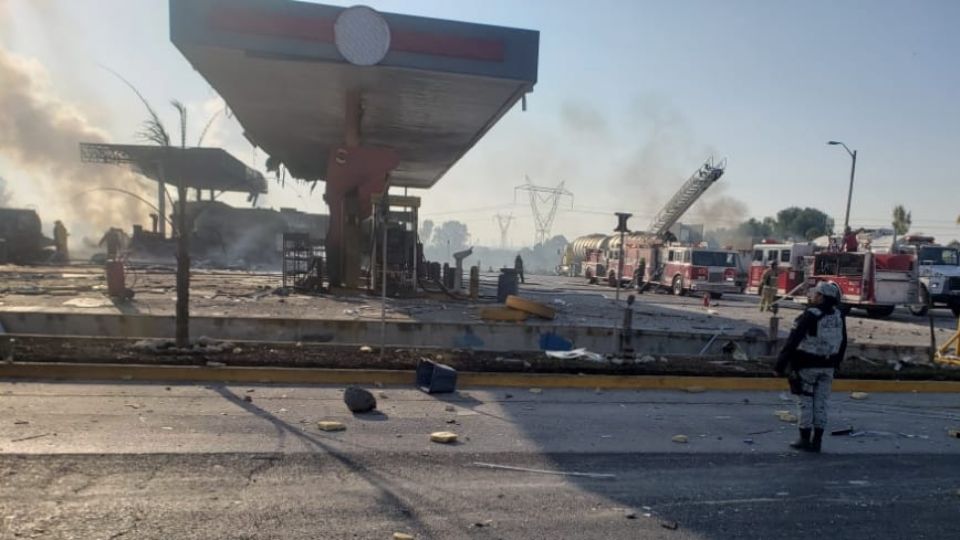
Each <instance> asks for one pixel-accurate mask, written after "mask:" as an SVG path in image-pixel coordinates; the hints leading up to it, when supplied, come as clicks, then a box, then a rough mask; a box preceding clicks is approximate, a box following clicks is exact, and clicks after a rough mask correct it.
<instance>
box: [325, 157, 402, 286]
mask: <svg viewBox="0 0 960 540" xmlns="http://www.w3.org/2000/svg"><path fill="white" fill-rule="evenodd" d="M327 163H328V165H327V176H326V193H325V194H324V200H326V202H327V205H329V207H330V228H329V229H328V231H327V245H326V251H327V269H328V273H329V275H330V286H331V287H340V286H345V287H348V288H356V287H358V286H359V276H360V246H359V245H358V242H359V240H360V222H361V221H363V220H364V219H366V218H368V217H370V213H371V210H372V203H371V201H370V197H371V195H373V194H374V193H382V192H383V191H384V190H385V188H386V185H387V175H388V174H389V173H390V171H392V170H393V169H395V168H396V167H397V165H399V163H400V158H399V156H398V155H397V152H396V150H394V149H392V148H375V147H365V146H343V147H339V148H335V149H333V150H332V151H331V152H330V157H329V160H328V162H327Z"/></svg>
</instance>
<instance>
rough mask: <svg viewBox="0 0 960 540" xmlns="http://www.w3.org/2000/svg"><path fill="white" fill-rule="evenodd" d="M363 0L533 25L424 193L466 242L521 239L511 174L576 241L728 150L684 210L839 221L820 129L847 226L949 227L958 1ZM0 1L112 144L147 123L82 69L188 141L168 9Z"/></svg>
mask: <svg viewBox="0 0 960 540" xmlns="http://www.w3.org/2000/svg"><path fill="white" fill-rule="evenodd" d="M329 3H333V4H343V5H348V4H349V3H348V2H334V1H331V2H329ZM369 3H370V4H371V5H372V6H373V7H375V8H377V9H380V10H382V11H392V12H398V13H407V14H413V15H422V16H431V17H439V18H450V19H459V20H465V21H471V22H480V23H488V24H496V25H504V26H515V27H522V28H530V29H534V30H539V31H540V72H539V82H538V83H537V86H536V88H535V91H534V93H533V94H532V95H531V96H530V97H529V109H528V111H527V112H522V111H521V110H520V108H519V107H517V108H516V109H514V110H513V111H511V112H510V113H509V114H508V115H507V116H506V117H505V118H504V119H503V120H502V121H501V122H500V123H499V124H498V125H497V126H496V127H495V128H494V129H493V130H492V131H491V132H490V133H489V134H488V135H487V136H486V138H485V139H484V140H482V141H481V142H480V143H479V144H478V145H477V146H476V147H475V148H474V149H473V150H472V151H471V152H470V153H468V155H467V156H466V157H465V158H464V159H463V160H462V161H461V162H460V163H459V164H458V165H457V166H455V167H454V168H453V169H452V170H451V171H450V172H449V174H448V175H447V176H446V177H445V178H443V179H442V180H441V181H440V182H439V183H438V184H437V186H436V187H435V188H434V189H431V190H429V191H426V192H423V193H421V195H422V196H423V199H424V208H423V212H422V216H423V217H424V218H433V219H434V220H435V221H443V220H446V219H459V220H461V221H465V222H466V223H467V224H468V225H469V227H470V230H471V232H472V233H473V236H474V238H475V239H479V241H480V242H481V243H483V244H488V245H492V244H496V243H497V242H498V241H499V232H498V229H497V225H496V223H495V221H494V217H493V216H494V214H496V213H497V212H502V213H510V212H512V213H513V215H514V216H515V217H516V221H515V223H514V225H513V227H512V229H511V232H510V240H511V243H512V244H513V245H520V244H527V243H530V241H531V240H532V238H533V234H534V232H533V219H532V215H531V211H530V207H529V202H528V200H527V199H525V198H523V197H522V196H521V195H522V194H517V196H516V198H515V194H514V189H513V188H514V186H516V185H518V184H520V183H521V182H522V181H523V175H524V174H528V175H529V176H530V177H531V178H532V179H533V180H534V181H535V182H536V183H539V184H546V185H555V184H557V183H559V182H560V181H561V180H562V181H564V182H565V183H566V187H567V188H568V189H569V190H570V191H572V192H573V194H574V199H573V207H572V208H571V204H570V201H569V200H565V201H563V203H562V204H561V207H560V213H559V215H558V217H557V220H556V223H555V225H554V227H553V232H554V233H555V234H557V233H562V234H565V235H567V236H568V237H574V236H578V235H580V234H586V233H589V232H595V231H598V230H599V231H608V230H610V229H612V227H613V226H614V225H615V219H614V217H613V216H612V215H611V213H612V212H614V211H618V210H620V211H630V212H633V213H635V214H636V215H637V216H638V217H637V218H635V219H634V221H633V222H632V223H631V225H632V226H633V227H634V228H643V227H644V226H645V225H646V224H647V222H648V221H649V219H650V217H651V215H652V213H653V212H654V211H655V210H656V208H657V207H658V205H659V204H661V203H662V202H664V200H665V199H666V198H667V197H668V196H669V195H670V194H671V193H672V192H673V190H674V189H676V188H677V187H679V185H680V183H681V182H682V181H683V180H684V179H685V178H686V177H687V176H688V175H689V174H690V173H691V172H693V171H694V170H695V169H696V168H697V167H698V166H699V165H700V164H701V162H702V161H703V159H705V158H706V157H708V156H709V155H711V154H713V155H715V156H717V157H725V158H727V160H728V169H727V174H726V175H725V176H724V177H723V179H722V180H721V181H720V183H719V184H718V185H717V186H716V188H714V190H713V191H712V192H711V193H710V194H709V195H708V196H707V197H705V199H706V200H705V204H704V205H702V206H701V207H700V208H698V209H696V211H695V212H694V213H693V215H690V216H688V219H686V220H685V221H688V222H694V221H697V219H696V218H698V217H700V218H708V219H709V220H710V221H711V223H712V224H713V225H731V224H733V223H735V222H736V221H739V220H741V219H743V218H745V217H748V216H755V217H762V216H765V215H772V214H773V213H775V212H776V211H777V210H779V209H782V208H784V207H787V206H790V205H799V206H815V207H819V208H821V209H823V210H824V211H826V212H828V213H829V214H831V215H832V216H834V217H835V219H836V221H837V222H838V224H839V223H842V220H843V211H844V206H845V203H846V188H847V180H848V175H849V167H850V158H849V156H848V155H847V154H846V152H844V151H843V149H842V148H839V147H831V146H827V145H826V144H825V142H826V141H827V140H830V139H838V140H842V141H844V142H846V143H847V144H848V145H849V146H850V147H851V148H855V149H858V150H859V160H858V166H857V184H856V186H855V188H854V198H853V211H852V218H851V222H852V224H853V225H855V226H883V225H887V224H888V223H889V221H890V214H891V210H892V208H893V206H894V205H895V204H898V203H900V204H904V205H905V206H906V207H907V208H908V209H909V210H911V211H912V212H913V218H914V230H921V231H923V232H927V233H931V234H935V235H936V236H938V237H939V238H941V239H942V240H949V239H950V238H956V237H960V226H957V225H956V224H955V219H956V218H957V215H958V213H960V204H958V200H960V197H958V195H960V185H958V181H960V174H958V172H957V171H958V167H957V166H956V165H955V164H954V163H953V162H952V158H953V157H954V156H953V152H957V151H960V102H958V95H960V61H958V55H960V33H958V32H957V31H956V24H957V22H958V21H960V2H956V1H951V0H944V1H940V2H937V1H932V0H927V1H906V0H904V1H880V0H860V1H853V0H851V1H838V0H833V1H804V2H792V1H774V0H757V1H746V0H742V1H727V2H723V1H715V0H714V1H687V0H673V1H666V0H664V1H660V2H648V1H626V0H625V1H604V0H592V1H590V2H574V1H546V0H543V1H506V0H484V1H476V2H474V1H451V0H448V1H441V0H430V1H428V0H419V1H400V0H395V1H374V0H371V1H370V2H369ZM0 11H6V19H5V22H3V23H0V32H2V35H0V44H2V45H3V46H4V47H5V48H6V50H7V51H8V52H11V53H13V54H16V55H18V56H19V57H23V58H28V59H35V60H36V61H37V62H38V63H39V66H38V70H39V71H43V70H45V71H46V72H47V75H48V77H49V82H50V87H49V93H50V95H51V96H55V97H56V98H58V99H60V100H63V101H64V102H67V103H69V104H71V105H72V106H74V107H76V109H77V110H78V111H79V113H80V114H82V115H84V116H85V117H86V118H87V120H88V121H89V123H90V124H91V125H93V126H96V127H99V128H100V129H102V130H104V131H105V132H106V133H107V134H109V136H110V137H111V138H112V139H113V140H115V141H117V142H128V141H134V140H135V139H134V135H135V133H136V132H137V130H138V124H139V123H140V121H141V120H142V119H143V118H144V116H145V115H144V111H143V109H142V106H141V105H140V104H139V102H138V101H137V100H136V98H135V96H133V94H132V93H131V92H130V91H129V89H127V88H126V87H124V86H123V85H122V84H121V83H119V82H118V81H117V80H116V79H115V78H113V76H111V75H110V74H108V73H107V72H106V71H105V70H103V69H101V68H100V67H98V65H104V66H109V67H110V68H111V69H114V70H116V71H118V72H120V73H122V74H123V75H124V76H125V77H126V78H128V79H129V80H131V81H132V82H134V83H135V84H136V85H137V86H138V87H139V88H140V89H141V90H142V91H143V93H144V94H145V95H146V97H147V98H148V99H149V100H150V101H152V102H153V103H154V105H156V106H157V107H158V108H160V109H161V110H162V111H163V112H164V113H165V115H166V118H168V119H169V122H170V124H171V125H172V124H173V123H174V117H173V115H172V114H171V113H172V109H171V108H169V107H167V106H166V105H165V104H166V102H168V101H169V100H170V99H174V98H176V99H179V100H181V101H184V102H186V103H188V105H190V107H191V109H192V111H193V112H194V114H193V118H192V120H193V121H192V130H193V133H194V137H195V136H196V134H197V132H199V130H200V125H202V124H203V123H204V122H205V121H206V118H207V117H208V116H209V115H210V114H212V113H213V112H215V111H216V110H218V108H219V107H220V105H219V103H218V99H217V96H216V94H215V93H214V92H213V91H212V90H211V89H210V87H209V86H208V85H207V84H206V83H205V82H204V80H203V79H202V78H201V76H200V75H199V74H198V73H196V72H194V71H193V70H192V69H191V68H190V66H189V64H188V63H187V61H186V60H185V59H184V58H183V57H182V55H181V54H180V53H179V52H178V51H177V50H176V49H175V48H174V47H173V45H172V44H171V43H170V40H169V28H168V20H167V6H166V2H165V1H162V0H96V1H94V0H62V1H55V0H49V1H47V0H0ZM0 84H3V81H2V80H0ZM265 84H269V81H266V82H265ZM0 114H9V111H0ZM208 142H212V143H215V144H223V145H225V146H226V147H227V148H228V149H229V150H231V151H232V152H234V153H235V154H236V155H237V156H238V157H240V158H241V159H243V160H245V161H247V162H248V163H249V164H251V165H253V166H256V167H258V168H261V169H262V164H263V161H264V159H265V156H264V155H263V153H261V152H254V151H253V150H252V149H251V147H250V146H249V144H247V143H246V142H245V141H244V139H242V137H240V129H239V127H238V125H237V123H236V121H235V120H222V121H219V122H218V123H217V124H216V126H215V129H214V132H213V133H212V137H211V139H210V140H209V141H208ZM0 175H2V176H4V177H6V178H7V180H8V183H10V184H11V185H12V187H13V188H14V192H15V197H16V202H18V203H19V204H22V205H36V206H38V207H39V208H40V210H41V213H43V212H44V210H45V209H44V207H43V201H44V196H43V194H42V193H39V191H40V190H39V189H38V188H37V187H36V186H38V185H41V184H40V183H39V181H37V179H36V178H34V177H33V175H32V174H30V173H27V172H23V171H21V170H18V168H17V166H16V164H15V163H13V161H12V160H11V159H9V156H7V157H4V149H3V148H0ZM270 189H271V193H270V195H269V196H268V198H267V201H266V204H268V205H271V206H274V207H280V206H295V207H298V208H300V209H303V210H308V211H325V205H324V204H323V202H322V200H321V198H320V193H321V189H322V188H321V189H318V190H317V192H316V194H315V195H313V196H311V195H309V188H306V187H303V186H298V187H295V188H294V187H287V188H286V189H281V188H280V186H278V185H274V184H271V186H270ZM241 201H242V198H238V199H237V200H235V202H237V203H240V202H241ZM44 219H45V223H46V222H48V221H50V222H52V219H55V216H44ZM711 223H708V226H709V225H711ZM125 225H126V224H125Z"/></svg>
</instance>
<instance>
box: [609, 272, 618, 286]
mask: <svg viewBox="0 0 960 540" xmlns="http://www.w3.org/2000/svg"><path fill="white" fill-rule="evenodd" d="M607 285H610V286H611V287H616V286H617V275H616V274H615V273H613V272H610V274H608V275H607Z"/></svg>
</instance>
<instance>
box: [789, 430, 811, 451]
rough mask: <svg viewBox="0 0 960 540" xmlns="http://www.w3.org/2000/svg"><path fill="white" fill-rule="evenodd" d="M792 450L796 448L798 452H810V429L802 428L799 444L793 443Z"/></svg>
mask: <svg viewBox="0 0 960 540" xmlns="http://www.w3.org/2000/svg"><path fill="white" fill-rule="evenodd" d="M790 448H794V449H796V450H809V449H810V428H800V438H799V439H797V442H795V443H791V444H790Z"/></svg>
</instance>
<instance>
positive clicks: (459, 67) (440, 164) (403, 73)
mask: <svg viewBox="0 0 960 540" xmlns="http://www.w3.org/2000/svg"><path fill="white" fill-rule="evenodd" d="M170 25H171V29H170V33H171V39H172V41H173V43H174V45H176V47H177V48H178V49H180V51H181V52H182V53H183V54H184V56H186V58H187V59H188V60H189V61H190V63H191V64H192V65H193V67H194V68H195V69H196V70H198V71H199V72H200V73H201V74H202V75H203V76H204V78H206V80H207V81H208V82H209V83H210V84H211V85H212V86H213V87H214V89H216V91H217V92H218V93H219V94H220V95H221V96H222V97H223V98H224V99H225V100H226V102H227V104H228V106H229V107H230V110H231V111H232V113H233V114H234V115H235V116H236V118H237V119H238V120H239V121H240V123H241V125H242V126H243V128H244V130H245V135H246V137H247V138H248V139H249V140H250V142H251V143H253V144H254V145H255V146H258V147H260V148H261V149H263V150H264V151H265V152H267V153H268V154H269V155H270V156H271V157H272V158H273V159H274V160H275V161H279V162H282V163H283V164H284V166H285V167H286V168H287V169H288V170H289V172H290V173H291V174H292V175H293V176H294V177H297V178H301V179H305V180H324V179H325V178H326V175H327V173H328V161H329V160H330V153H329V150H330V149H332V148H336V147H338V146H340V145H344V144H346V145H347V146H360V145H362V146H369V147H383V148H390V149H393V150H395V151H396V153H397V156H398V158H399V164H398V165H397V166H396V167H395V168H394V169H393V170H392V171H391V172H390V184H391V185H395V186H406V187H416V188H428V187H430V186H432V185H433V184H435V183H436V182H437V181H438V180H439V179H440V177H441V176H443V174H444V173H445V172H446V171H447V170H448V169H449V168H450V167H451V166H453V164H454V163H456V162H457V160H459V159H460V158H461V157H462V156H463V155H464V154H465V153H466V152H467V151H468V150H469V149H470V148H471V147H472V146H473V145H474V144H475V143H476V142H477V141H478V140H479V139H480V138H481V137H482V136H483V135H484V133H486V132H487V130H489V129H490V128H491V127H492V126H493V125H494V124H495V123H496V122H497V120H499V119H500V118H501V117H502V116H503V114H505V113H506V112H507V111H508V110H509V109H510V108H511V107H512V106H513V105H514V104H516V102H517V101H519V100H521V99H522V98H523V96H524V95H525V94H526V93H527V92H530V91H532V90H533V86H534V84H535V83H536V77H537V62H538V54H539V52H538V51H539V32H536V31H531V30H519V29H512V28H503V27H497V26H488V25H480V24H470V23H463V22H455V21H448V20H438V19H429V18H423V17H413V16H407V15H398V14H392V13H379V12H376V11H374V10H372V9H370V8H367V7H362V6H357V7H353V8H346V9H345V8H341V7H333V6H326V5H319V4H311V3H305V2H293V1H286V0H171V1H170ZM353 109H356V112H354V111H353Z"/></svg>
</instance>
